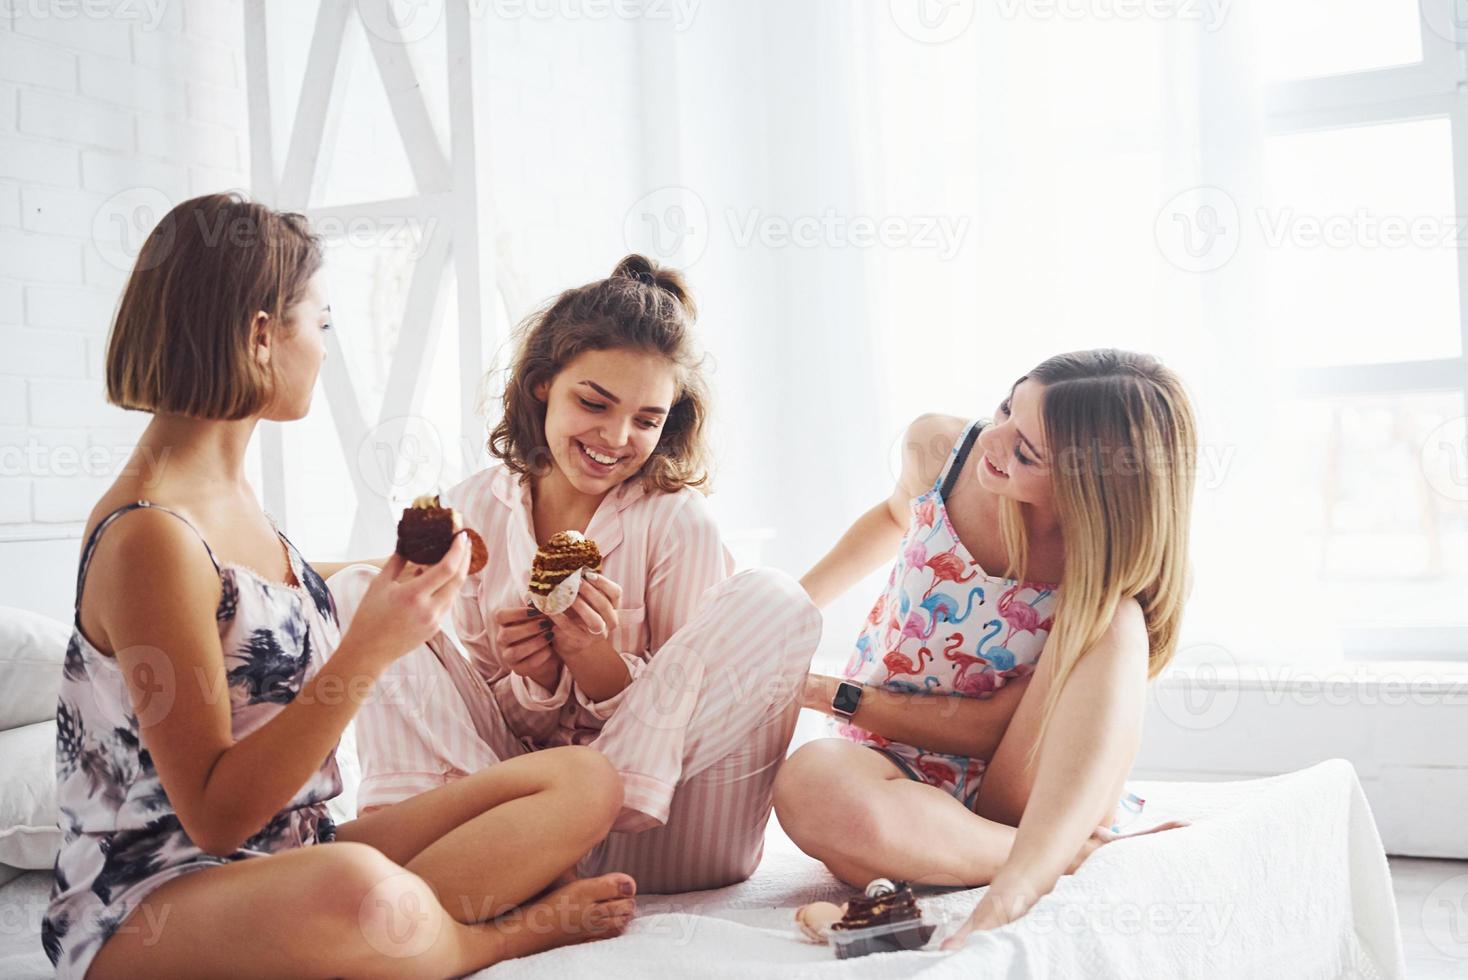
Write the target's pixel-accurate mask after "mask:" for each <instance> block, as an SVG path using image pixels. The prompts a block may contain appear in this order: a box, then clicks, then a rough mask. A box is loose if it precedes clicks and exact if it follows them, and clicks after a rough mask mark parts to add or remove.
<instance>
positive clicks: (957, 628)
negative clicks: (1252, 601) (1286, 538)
mask: <svg viewBox="0 0 1468 980" xmlns="http://www.w3.org/2000/svg"><path fill="white" fill-rule="evenodd" d="M1195 441H1196V436H1195V431H1194V421H1193V412H1192V409H1191V407H1190V405H1189V402H1188V398H1187V395H1186V393H1185V392H1184V390H1183V387H1182V385H1181V383H1180V382H1179V380H1178V379H1177V377H1176V376H1175V375H1174V374H1173V373H1172V372H1171V371H1169V370H1168V369H1167V368H1165V367H1164V366H1162V365H1161V364H1160V363H1159V362H1158V361H1157V360H1156V359H1155V358H1152V357H1149V356H1147V355H1143V354H1134V353H1129V352H1126V351H1118V350H1095V351H1079V352H1075V353H1069V354H1061V355H1058V356H1056V357H1052V358H1050V359H1048V360H1046V361H1045V362H1044V363H1042V364H1040V365H1039V366H1038V367H1036V368H1035V369H1034V370H1032V371H1030V372H1029V373H1028V374H1026V375H1025V376H1024V377H1022V378H1020V379H1019V381H1017V382H1016V383H1015V384H1014V386H1013V387H1012V388H1011V389H1010V393H1009V396H1008V397H1007V398H1005V399H1004V401H1003V403H1002V404H1001V405H1000V406H999V410H998V413H997V414H996V415H995V417H994V419H993V420H981V421H975V422H972V423H969V422H966V421H965V420H964V419H960V418H953V417H948V416H937V415H925V416H923V417H921V418H919V419H917V420H916V421H915V422H913V424H912V425H911V427H910V428H909V429H908V431H907V436H906V452H905V453H904V462H903V471H902V475H901V478H900V479H899V481H898V484H897V487H896V489H895V490H894V492H893V494H892V496H891V497H890V498H888V499H887V500H884V501H883V502H881V503H880V504H878V505H877V506H875V507H873V508H872V509H871V510H870V511H868V512H867V513H866V514H864V515H862V517H861V518H859V519H858V520H857V522H856V523H855V524H854V525H852V527H851V529H850V530H849V531H847V533H846V534H845V535H844V536H843V537H842V538H841V540H840V541H839V542H838V543H837V544H836V546H835V548H833V549H832V550H831V552H830V553H829V554H828V555H826V557H825V558H823V559H822V560H821V561H820V562H819V563H818V564H817V565H816V566H815V567H814V568H812V569H811V570H810V572H809V573H807V575H806V576H805V578H804V579H803V580H802V584H803V585H804V586H805V587H806V590H807V591H808V592H809V593H810V595H811V597H812V599H813V600H814V601H815V603H816V604H817V605H825V604H826V603H828V602H830V601H831V600H832V599H833V598H835V597H836V596H838V595H839V594H841V593H842V592H844V591H845V590H846V589H847V588H849V587H850V586H851V585H852V584H853V583H855V582H857V581H858V580H859V579H861V578H862V577H863V576H865V575H866V574H867V573H868V572H870V571H871V570H872V568H873V567H875V566H876V565H877V564H878V563H879V562H881V561H883V560H884V559H886V558H887V557H888V556H890V555H891V554H892V552H893V550H894V549H895V550H898V555H897V560H896V562H895V563H894V565H893V567H892V574H891V575H890V576H889V577H888V580H887V586H886V589H885V590H884V592H883V593H882V595H881V596H880V597H879V598H878V599H877V602H876V605H875V606H874V607H873V608H872V611H871V613H870V614H869V615H868V617H867V622H866V624H865V626H864V628H863V630H862V633H861V635H860V637H859V638H858V639H857V643H856V649H855V651H854V652H853V654H852V657H851V660H850V662H849V663H848V664H847V667H846V670H845V671H844V672H843V674H844V676H843V677H826V676H822V675H817V674H812V675H810V677H809V678H808V681H807V685H806V691H805V695H804V705H805V707H807V708H811V709H814V710H818V711H823V712H825V713H827V714H830V715H832V716H833V717H834V718H836V719H837V721H838V723H839V727H838V731H839V734H840V735H841V737H840V738H835V739H825V740H820V741H817V742H813V743H811V744H808V745H806V746H804V747H802V748H801V749H800V750H798V751H797V752H796V753H795V754H794V755H793V756H792V757H791V758H790V760H789V761H788V762H787V763H786V765H785V766H784V767H783V768H782V770H781V772H780V775H779V777H778V779H777V781H776V787H775V812H776V813H777V814H778V816H779V818H780V822H781V824H782V825H783V826H784V827H785V829H786V831H787V832H788V833H789V834H790V836H791V838H792V839H793V840H794V841H795V842H796V843H797V844H798V845H799V846H800V847H801V849H802V850H804V851H805V852H806V853H807V854H809V855H811V856H812V857H815V858H817V859H818V860H820V861H822V862H823V863H825V864H826V866H827V867H828V868H830V869H831V871H832V873H834V874H835V875H836V876H837V877H839V878H841V879H842V880H843V881H845V882H847V883H848V884H851V885H853V886H855V887H858V888H861V887H864V886H865V885H866V884H867V882H869V881H870V880H871V879H873V878H878V877H887V878H899V879H906V880H909V881H914V882H923V883H928V884H935V885H965V886H976V885H985V884H987V885H989V889H988V891H987V892H986V893H985V895H984V897H983V899H982V900H981V901H980V902H979V904H978V906H977V908H976V909H975V910H974V912H973V915H972V916H971V918H970V920H969V922H968V923H967V924H966V925H965V926H964V927H963V928H962V929H961V930H960V931H959V932H958V933H957V934H956V935H954V936H953V937H952V938H951V939H950V940H949V941H948V943H947V944H946V945H947V947H948V948H954V947H956V946H958V945H960V944H961V943H962V942H963V940H964V938H965V937H966V936H967V935H968V934H969V933H970V932H972V931H973V930H975V929H988V928H994V927H996V926H999V925H1003V924H1004V923H1006V922H1009V921H1011V920H1013V919H1015V918H1018V917H1019V916H1021V915H1023V914H1024V913H1025V912H1026V911H1028V909H1029V908H1030V907H1031V906H1032V905H1034V903H1035V902H1036V901H1038V899H1039V898H1040V897H1041V896H1042V895H1044V894H1046V893H1047V892H1049V891H1050V890H1051V889H1052V888H1053V887H1054V886H1055V882H1056V881H1057V880H1058V879H1059V877H1060V876H1061V875H1062V874H1066V873H1069V872H1071V871H1074V870H1075V868H1076V867H1078V866H1079V865H1080V863H1081V862H1082V861H1084V860H1085V859H1086V857H1087V856H1088V855H1089V854H1090V853H1091V852H1092V851H1094V850H1095V849H1096V848H1097V847H1099V846H1100V845H1101V844H1104V843H1106V842H1107V841H1109V840H1113V839H1115V838H1116V834H1115V833H1114V832H1113V831H1112V830H1110V829H1108V828H1109V827H1111V825H1112V824H1113V814H1114V810H1115V808H1116V807H1117V805H1118V800H1120V799H1122V798H1123V794H1124V781H1125V779H1126V775H1127V772H1128V770H1129V769H1130V768H1131V764H1132V760H1133V758H1134V756H1135V754H1136V751H1137V745H1138V740H1139V737H1140V734H1141V722H1142V707H1143V694H1144V692H1145V689H1146V684H1147V681H1148V680H1149V679H1150V678H1151V677H1154V676H1156V675H1157V673H1158V672H1159V671H1161V670H1162V668H1163V667H1164V666H1166V664H1167V662H1168V661H1169V660H1170V659H1171V657H1172V655H1173V652H1174V650H1175V649H1176V646H1177V636H1178V626H1179V621H1180V619H1181V617H1182V610H1183V604H1184V600H1185V598H1186V596H1187V591H1188V522H1189V514H1190V511H1191V505H1192V497H1193V483H1194V465H1193V454H1194V448H1195ZM1000 569H1002V570H1003V571H1004V574H1005V575H1006V576H1012V577H1001V576H999V575H996V574H990V573H991V572H995V571H998V570H1000ZM1042 652H1043V653H1044V657H1043V658H1042V657H1041V653H1042ZM1173 826H1177V825H1176V824H1165V825H1162V826H1160V827H1155V828H1152V829H1153V830H1159V829H1165V828H1167V827H1173Z"/></svg>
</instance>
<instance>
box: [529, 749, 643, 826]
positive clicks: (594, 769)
mask: <svg viewBox="0 0 1468 980" xmlns="http://www.w3.org/2000/svg"><path fill="white" fill-rule="evenodd" d="M541 756H553V757H554V758H553V760H550V761H553V762H554V769H553V771H554V773H555V779H556V785H557V787H559V788H562V789H565V790H568V791H569V792H572V793H574V794H575V795H576V807H577V810H578V811H579V812H580V813H582V814H584V815H585V817H586V827H587V832H588V834H589V835H590V840H589V841H588V844H587V846H588V847H590V846H591V845H594V844H596V843H598V842H600V841H601V839H602V838H603V837H605V836H606V835H607V831H609V830H610V829H611V826H612V822H613V821H615V820H616V819H617V815H618V814H619V813H620V812H621V810H622V774H621V773H619V772H617V770H616V768H615V767H614V766H613V765H612V764H611V763H610V762H609V761H607V757H606V756H604V755H602V754H601V752H599V751H597V750H596V749H593V748H591V747H589V746H585V745H567V746H563V747H560V748H554V749H544V750H542V751H541V752H538V753H536V757H537V758H540V757H541Z"/></svg>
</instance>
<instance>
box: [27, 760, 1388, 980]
mask: <svg viewBox="0 0 1468 980" xmlns="http://www.w3.org/2000/svg"><path fill="white" fill-rule="evenodd" d="M1131 788H1132V789H1133V790H1135V791H1136V792H1138V793H1139V794H1141V795H1142V796H1143V797H1145V798H1146V799H1147V809H1146V813H1145V814H1144V818H1143V820H1142V821H1139V823H1138V825H1137V826H1136V827H1133V828H1128V829H1138V828H1139V827H1140V826H1145V825H1148V824H1151V823H1155V822H1158V821H1160V820H1163V819H1167V818H1171V817H1185V818H1187V819H1190V820H1192V821H1194V824H1193V826H1191V827H1188V828H1186V829H1184V830H1177V831H1169V832H1167V833H1164V834H1156V835H1149V836H1146V837H1142V838H1139V839H1137V840H1135V841H1122V842H1119V843H1116V844H1112V845H1108V846H1107V847H1105V848H1102V849H1101V850H1100V851H1098V852H1097V853H1096V854H1095V855H1093V856H1092V858H1091V859H1090V860H1089V861H1087V862H1086V864H1085V865H1083V866H1082V867H1081V869H1080V871H1079V872H1078V873H1077V874H1075V875H1073V876H1069V877H1066V878H1063V879H1061V882H1060V884H1059V885H1058V886H1057V887H1056V889H1055V891H1054V892H1052V893H1051V894H1050V895H1049V896H1047V897H1046V898H1044V899H1043V900H1042V901H1041V902H1040V904H1039V905H1037V906H1036V907H1035V909H1034V910H1032V911H1031V913H1030V914H1029V915H1027V916H1026V917H1025V918H1023V919H1021V920H1020V921H1019V922H1017V923H1014V924H1012V925H1010V926H1007V927H1006V928H1004V929H1000V930H997V931H995V932H992V933H987V934H984V935H981V936H977V937H974V938H973V939H971V941H970V942H969V944H968V946H967V947H966V948H965V949H963V950H962V951H960V952H957V953H954V954H945V953H939V952H926V951H924V952H912V953H885V954H879V955H874V956H868V957H864V958H862V959H856V960H845V961H840V962H838V961H837V960H835V958H834V957H833V955H832V953H831V951H830V950H829V949H828V948H827V947H824V946H817V945H813V944H810V943H806V942H803V941H801V940H800V939H798V938H797V937H796V933H795V931H794V927H793V918H792V917H793V912H794V909H795V908H796V907H797V906H798V905H800V904H802V903H804V902H808V901H816V900H819V899H830V900H838V901H839V900H841V899H842V898H843V897H844V896H845V895H846V890H845V889H844V887H843V886H841V885H840V884H839V883H838V882H836V881H835V879H833V878H831V876H830V875H829V874H827V873H826V871H825V870H824V869H823V868H821V867H820V866H819V865H817V864H815V863H814V862H812V861H810V860H809V859H808V858H806V857H804V856H803V855H801V854H800V853H799V852H797V851H795V850H794V848H793V847H792V846H791V845H790V843H789V841H788V840H786V839H785V838H784V836H783V835H782V834H780V833H779V830H778V828H777V827H775V826H774V824H773V821H772V832H771V835H770V846H769V850H768V852H767V853H766V855H765V860H764V863H763V864H762V865H761V867H760V870H759V872H758V873H757V874H756V875H755V876H754V878H752V879H751V880H749V881H747V882H744V883H743V884H740V885H735V886H732V887H730V888H724V889H719V890H717V891H711V892H700V893H693V894H688V895H676V896H645V897H644V898H643V899H642V901H641V903H640V908H641V912H640V914H639V916H638V918H637V920H636V921H635V922H634V924H633V925H632V927H631V928H630V929H629V931H628V933H627V934H626V935H624V936H622V937H619V938H617V939H613V940H609V941H605V942H599V943H593V944H590V945H585V946H576V947H572V948H569V949H562V950H555V951H553V952H550V953H544V954H542V955H540V956H535V957H530V958H526V959H522V960H515V961H511V962H508V963H503V964H500V965H499V966H496V967H493V968H491V969H488V970H484V971H481V973H479V974H477V976H479V977H487V978H493V980H511V978H542V977H544V978H548V980H549V978H554V980H561V978H564V977H576V976H596V977H599V978H600V977H637V978H655V977H691V976H705V977H749V976H758V977H768V976H776V977H786V976H788V977H817V976H836V975H840V976H853V977H891V976H912V975H916V974H920V975H923V976H933V977H943V976H949V975H952V976H960V975H962V976H969V977H977V976H983V977H985V978H991V977H1003V978H1020V977H1065V978H1082V977H1084V978H1092V977H1110V976H1115V977H1169V978H1173V977H1199V978H1209V980H1215V978H1220V977H1241V978H1242V977H1247V978H1255V977H1277V978H1280V980H1286V978H1288V980H1295V978H1307V977H1321V978H1331V980H1339V978H1343V977H1345V978H1355V980H1378V978H1391V980H1397V978H1401V977H1404V976H1405V967H1404V964H1403V961H1402V942H1401V935H1400V933H1399V930H1398V927H1397V918H1396V909H1395V903H1394V900H1393V897H1392V890H1391V881H1390V876H1389V872H1388V870H1387V863H1386V857H1385V856H1384V854H1383V853H1382V849H1381V841H1380V838H1379V837H1378V836H1377V832H1376V826H1375V824H1374V823H1373V821H1372V819H1371V813H1370V810H1369V809H1368V807H1367V804H1366V798H1365V797H1364V796H1363V795H1362V792H1361V787H1360V785H1359V784H1358V783H1357V781H1356V775H1355V771H1354V770H1353V769H1352V768H1351V766H1350V764H1349V763H1347V762H1344V761H1340V760H1334V761H1331V762H1325V763H1322V764H1320V765H1317V766H1314V767H1312V768H1310V769H1305V770H1302V771H1300V772H1296V773H1290V774H1287V775H1283V776H1276V777H1273V778H1270V779H1259V780H1249V781H1244V782H1233V783H1157V782H1143V783H1136V784H1134V785H1133V786H1132V787H1131ZM48 879H49V875H46V874H43V873H32V874H29V875H26V876H24V877H22V878H19V879H17V880H15V881H12V882H10V883H9V884H7V885H5V886H4V887H3V888H0V923H3V926H4V927H3V928H0V977H7V978H8V977H44V976H49V975H50V970H49V964H48V963H47V962H46V959H45V956H44V955H43V954H42V953H41V952H40V944H39V939H38V934H39V924H40V914H41V912H42V911H44V901H45V895H46V890H47V888H49V881H48ZM981 894H982V889H975V890H973V891H967V892H951V893H946V894H935V895H930V896H925V897H924V898H923V899H922V904H923V906H924V909H925V910H926V912H927V914H928V915H929V917H930V918H933V919H936V920H938V921H940V922H941V923H942V924H943V925H942V927H941V928H940V931H939V934H938V935H937V936H935V938H934V940H933V943H932V944H931V945H932V946H936V945H937V943H938V942H939V941H941V939H942V938H943V935H944V934H945V932H947V931H949V930H951V929H952V928H953V927H955V926H956V925H957V923H958V922H960V921H961V920H962V917H963V916H965V915H966V914H967V912H968V910H969V909H971V908H972V907H973V904H974V902H975V901H977V898H978V896H979V895H981Z"/></svg>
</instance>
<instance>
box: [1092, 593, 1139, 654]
mask: <svg viewBox="0 0 1468 980" xmlns="http://www.w3.org/2000/svg"><path fill="white" fill-rule="evenodd" d="M1102 642H1103V643H1106V644H1108V645H1110V646H1112V647H1113V648H1114V649H1116V650H1117V651H1118V652H1119V653H1120V654H1122V655H1123V656H1140V657H1141V658H1142V659H1143V660H1145V659H1146V658H1147V653H1148V639H1147V617H1146V615H1145V614H1144V613H1143V612H1142V604H1141V603H1139V602H1138V601H1137V600H1136V597H1134V596H1127V597H1126V598H1124V599H1122V600H1121V602H1119V603H1117V606H1116V613H1115V615H1113V616H1112V617H1111V623H1110V624H1109V625H1108V626H1107V627H1106V633H1105V634H1104V637H1103V640H1102Z"/></svg>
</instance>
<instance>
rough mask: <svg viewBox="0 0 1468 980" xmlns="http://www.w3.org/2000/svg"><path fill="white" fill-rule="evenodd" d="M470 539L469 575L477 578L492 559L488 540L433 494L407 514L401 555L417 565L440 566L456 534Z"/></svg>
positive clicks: (401, 525) (400, 542)
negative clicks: (466, 524) (485, 541)
mask: <svg viewBox="0 0 1468 980" xmlns="http://www.w3.org/2000/svg"><path fill="white" fill-rule="evenodd" d="M461 532H462V533H464V534H467V535H468V536H469V547H470V552H469V574H470V575H474V574H475V573H477V572H478V571H479V570H480V569H481V568H483V567H484V565H485V562H487V561H488V560H489V549H488V548H487V547H486V546H485V544H484V539H483V538H482V537H480V536H479V532H477V531H475V530H474V529H473V528H466V527H464V525H463V521H462V520H461V519H460V518H459V513H458V511H456V510H454V509H453V508H452V507H445V506H443V505H442V504H441V503H439V500H438V497H437V496H435V495H433V494H424V495H423V496H421V497H419V498H418V499H416V500H414V501H413V504H412V506H411V507H408V508H406V509H405V510H404V511H403V516H402V518H401V519H400V520H399V521H398V547H397V553H398V554H400V555H402V556H403V557H404V558H406V559H407V560H408V561H410V562H413V563H414V564H416V565H436V564H438V563H439V562H440V561H442V560H443V556H444V555H446V554H448V550H449V547H450V546H451V545H453V543H454V535H456V534H459V533H461Z"/></svg>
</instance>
